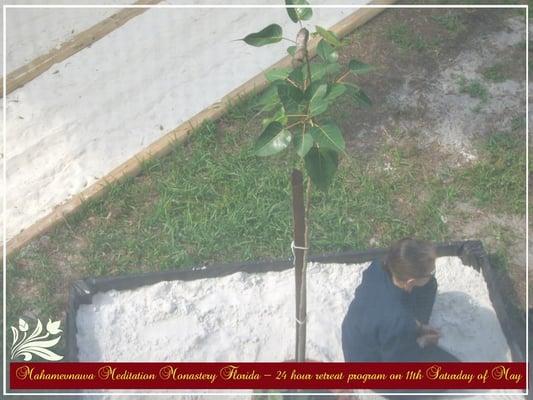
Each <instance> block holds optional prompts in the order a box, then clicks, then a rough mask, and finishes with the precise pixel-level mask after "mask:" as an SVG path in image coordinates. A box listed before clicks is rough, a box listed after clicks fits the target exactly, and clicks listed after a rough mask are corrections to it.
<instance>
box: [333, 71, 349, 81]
mask: <svg viewBox="0 0 533 400" xmlns="http://www.w3.org/2000/svg"><path fill="white" fill-rule="evenodd" d="M350 72H351V71H349V70H348V71H346V72H345V73H344V74H342V76H341V77H340V78H338V79H337V80H336V81H335V83H338V82H340V81H342V80H343V79H344V78H346V77H347V76H348V74H349V73H350Z"/></svg>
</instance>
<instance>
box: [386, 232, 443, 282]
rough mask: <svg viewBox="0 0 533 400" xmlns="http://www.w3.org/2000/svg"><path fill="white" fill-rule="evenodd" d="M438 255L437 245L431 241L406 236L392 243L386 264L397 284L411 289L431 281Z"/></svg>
mask: <svg viewBox="0 0 533 400" xmlns="http://www.w3.org/2000/svg"><path fill="white" fill-rule="evenodd" d="M436 257H437V253H436V250H435V246H433V244H431V243H430V242H428V241H425V240H416V239H411V238H405V239H401V240H398V241H397V242H394V243H393V244H392V245H391V247H390V249H389V251H388V253H387V256H386V258H385V263H384V266H385V268H386V269H387V270H388V271H389V272H390V274H391V275H392V277H393V281H394V283H395V284H396V285H397V286H400V287H401V288H403V289H405V290H407V291H411V290H412V288H413V287H415V286H423V285H425V284H426V283H428V282H429V280H430V279H431V277H432V276H433V275H434V273H435V259H436Z"/></svg>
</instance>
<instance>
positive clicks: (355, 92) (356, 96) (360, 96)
mask: <svg viewBox="0 0 533 400" xmlns="http://www.w3.org/2000/svg"><path fill="white" fill-rule="evenodd" d="M344 85H345V86H346V93H348V95H349V96H350V98H351V99H352V100H353V101H354V102H355V103H356V104H358V105H360V106H363V107H370V106H371V105H372V100H370V98H369V97H368V96H367V95H366V93H365V92H363V91H362V90H361V88H360V87H359V86H357V85H354V84H353V83H348V82H344Z"/></svg>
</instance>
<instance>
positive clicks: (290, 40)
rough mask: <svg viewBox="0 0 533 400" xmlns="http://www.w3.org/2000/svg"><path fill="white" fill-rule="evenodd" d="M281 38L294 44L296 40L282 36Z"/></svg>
mask: <svg viewBox="0 0 533 400" xmlns="http://www.w3.org/2000/svg"><path fill="white" fill-rule="evenodd" d="M282 39H283V40H288V41H289V42H292V43H294V44H296V42H295V41H294V40H292V39H289V38H286V37H282Z"/></svg>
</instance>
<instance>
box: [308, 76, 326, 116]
mask: <svg viewBox="0 0 533 400" xmlns="http://www.w3.org/2000/svg"><path fill="white" fill-rule="evenodd" d="M327 91H328V85H327V84H325V83H323V84H322V85H319V86H318V87H317V88H316V90H315V92H314V93H313V97H311V101H310V102H309V115H311V116H315V115H318V114H322V113H323V112H325V111H326V110H327V109H328V106H329V103H328V101H327V100H326V93H327Z"/></svg>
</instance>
